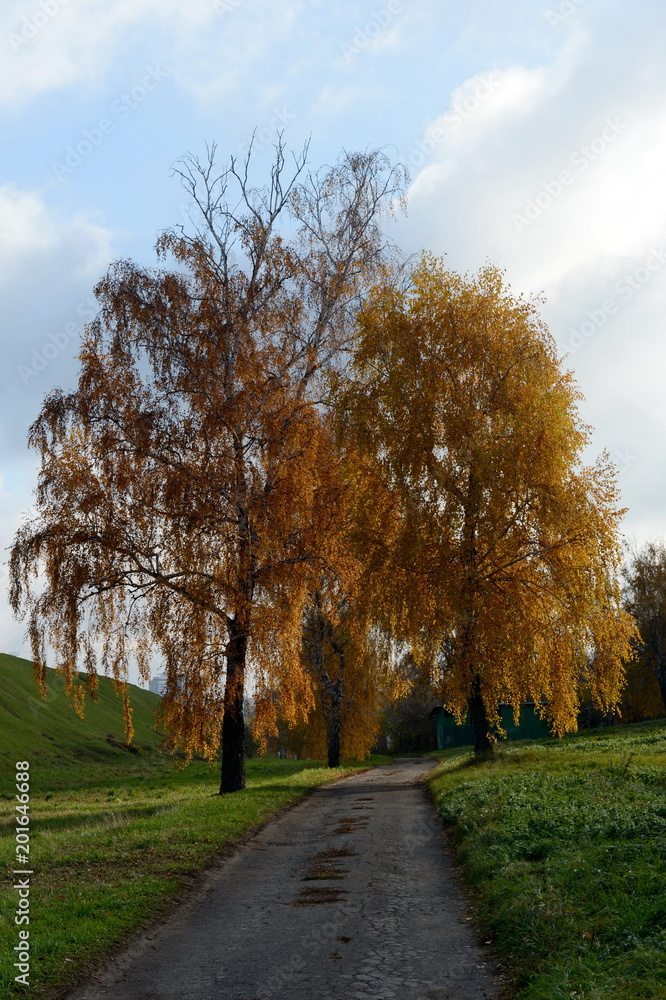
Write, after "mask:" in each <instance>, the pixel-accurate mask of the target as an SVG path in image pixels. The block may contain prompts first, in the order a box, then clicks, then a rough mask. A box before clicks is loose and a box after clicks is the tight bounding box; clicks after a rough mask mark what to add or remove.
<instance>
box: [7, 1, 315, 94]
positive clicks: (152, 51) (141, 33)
mask: <svg viewBox="0 0 666 1000" xmlns="http://www.w3.org/2000/svg"><path fill="white" fill-rule="evenodd" d="M302 7H303V0H283V2H282V3H281V4H280V5H275V4H273V3H268V2H267V0H188V2H187V3H183V2H182V0H76V2H73V0H17V2H14V3H13V4H11V5H10V7H9V9H6V8H5V10H4V16H3V21H4V24H3V29H2V30H1V31H0V104H4V105H5V106H6V107H9V108H18V107H21V106H23V105H25V104H26V103H28V102H29V101H31V100H32V99H34V98H35V97H37V96H39V95H42V94H45V93H49V92H51V91H59V90H63V89H66V88H71V87H73V86H75V85H78V86H80V85H85V86H87V87H99V86H101V85H103V84H104V83H105V82H106V81H107V79H108V78H109V77H112V76H113V74H114V73H115V72H117V69H118V67H119V66H122V67H123V70H124V71H125V72H126V68H127V63H128V61H130V60H131V53H132V51H133V50H135V49H136V45H137V42H138V41H139V40H140V42H141V48H140V51H141V53H142V55H143V58H144V60H145V58H146V57H147V58H151V57H152V58H154V59H158V58H159V57H160V56H162V57H164V55H165V54H166V62H167V64H168V67H167V68H168V69H169V70H170V71H171V72H172V73H173V76H174V78H175V79H176V80H178V81H179V82H180V83H181V84H183V85H184V86H186V87H187V88H188V89H190V90H192V91H193V92H194V93H195V94H197V95H198V96H199V97H200V98H201V99H212V98H213V97H214V96H215V95H220V94H222V93H225V92H227V91H228V90H229V89H230V88H231V87H233V86H235V85H238V83H239V81H240V80H242V79H243V78H244V77H245V76H246V74H247V73H250V72H251V71H252V67H253V66H254V65H255V64H256V63H257V62H258V61H260V60H261V59H262V57H263V56H264V55H265V53H266V50H267V48H268V46H270V45H274V44H276V42H278V41H279V39H280V38H283V37H284V36H286V35H287V34H289V32H290V31H292V30H293V28H294V25H295V24H296V21H297V15H298V13H299V12H300V11H301V9H302ZM123 49H124V50H125V52H129V53H130V60H128V59H127V58H124V59H119V58H118V55H119V53H120V52H122V51H123ZM240 53H242V58H239V54H240Z"/></svg>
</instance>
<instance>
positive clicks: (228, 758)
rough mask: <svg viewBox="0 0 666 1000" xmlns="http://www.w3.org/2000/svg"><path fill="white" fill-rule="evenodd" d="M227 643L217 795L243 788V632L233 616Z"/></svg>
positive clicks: (244, 634) (244, 635) (244, 641)
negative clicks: (218, 790) (219, 777)
mask: <svg viewBox="0 0 666 1000" xmlns="http://www.w3.org/2000/svg"><path fill="white" fill-rule="evenodd" d="M229 633H230V638H229V645H228V646H227V682H226V684H225V687H224V715H223V717H222V739H221V749H222V780H221V783H220V795H224V794H225V793H227V792H237V791H239V790H240V789H241V788H245V719H244V718H243V696H244V693H245V690H244V689H245V683H244V682H245V654H246V652H247V635H246V633H245V632H244V631H242V630H241V629H240V628H239V627H238V625H237V624H236V622H235V621H234V620H233V619H230V620H229Z"/></svg>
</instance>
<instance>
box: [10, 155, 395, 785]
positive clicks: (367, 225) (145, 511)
mask: <svg viewBox="0 0 666 1000" xmlns="http://www.w3.org/2000/svg"><path fill="white" fill-rule="evenodd" d="M250 156H251V154H249V155H248V158H247V159H246V160H245V162H244V163H243V164H238V163H236V161H235V160H233V159H232V160H231V163H230V165H229V166H228V167H227V169H226V170H223V171H221V172H219V173H218V172H217V170H216V168H215V148H214V147H213V148H212V149H211V150H209V155H208V158H207V160H205V161H204V162H203V163H202V162H200V161H199V160H197V159H195V158H193V157H187V158H186V159H185V160H184V161H183V162H182V164H181V166H180V168H179V170H178V172H179V174H180V176H181V179H182V180H183V182H184V184H185V186H186V188H187V189H188V191H189V193H190V195H191V197H192V199H193V203H194V204H195V205H196V206H197V209H198V224H197V228H196V230H195V232H194V233H190V234H187V233H184V232H182V231H181V232H167V233H165V234H164V235H163V236H162V237H161V238H160V240H159V241H158V244H157V252H158V257H159V259H160V261H161V262H162V263H163V265H164V266H163V267H162V269H156V270H151V269H147V268H144V267H140V266H138V265H137V264H135V263H133V262H131V261H120V262H118V263H117V264H115V265H114V266H112V267H111V268H110V270H109V272H108V274H107V275H106V276H105V277H104V278H103V279H102V280H101V281H100V283H99V284H98V286H97V288H96V295H97V299H98V301H99V304H100V312H99V314H98V316H97V318H96V319H95V321H94V322H93V323H91V324H90V326H89V327H88V328H87V331H86V335H85V339H84V343H83V347H82V350H81V354H80V363H81V367H80V375H79V380H78V386H77V388H76V389H75V391H73V392H71V393H67V394H66V393H63V392H62V391H60V390H55V391H53V392H52V393H51V394H50V395H49V396H48V397H47V398H46V400H45V402H44V404H43V407H42V411H41V413H40V415H39V417H38V418H37V420H36V421H35V423H34V425H33V427H32V428H31V432H30V443H31V445H32V446H33V447H35V448H37V449H38V450H39V453H40V456H41V471H40V478H39V486H38V491H37V517H36V518H35V519H34V520H33V521H31V522H28V523H26V524H25V525H24V526H23V527H22V528H21V530H20V531H19V532H18V534H17V537H16V539H15V543H14V546H13V550H12V557H11V574H12V591H11V599H12V603H13V606H14V608H15V610H16V611H17V612H19V613H25V612H27V613H28V614H29V632H30V636H31V641H32V652H33V657H34V660H35V663H36V665H37V671H38V674H39V676H40V678H41V682H42V684H43V683H44V677H45V664H46V657H47V650H48V648H49V647H50V648H52V649H53V651H54V652H55V657H56V666H57V667H58V668H59V669H60V670H62V672H63V673H64V674H65V677H66V680H67V685H68V690H69V691H70V693H71V694H72V695H73V697H74V698H75V699H76V698H77V697H80V692H81V686H80V683H79V681H78V678H77V674H76V671H77V668H78V667H79V666H80V665H82V664H84V665H85V667H86V669H87V671H88V674H89V677H90V678H91V680H92V683H93V684H94V682H95V680H94V679H95V676H96V672H97V669H98V663H101V666H102V669H104V670H105V671H106V672H108V673H110V674H112V675H113V676H114V677H115V678H116V680H117V681H118V683H119V685H120V686H121V687H123V685H124V684H125V681H126V679H127V676H128V667H129V662H130V659H131V658H133V657H135V658H136V659H137V660H138V663H139V669H140V671H141V674H142V676H143V677H144V678H147V676H148V675H149V671H150V662H149V658H150V655H151V652H152V651H157V652H159V653H160V654H161V655H162V657H163V658H164V662H165V665H166V673H167V679H168V684H167V692H166V696H165V698H164V701H163V706H162V718H163V721H164V722H165V724H166V726H167V728H168V729H169V730H170V732H171V733H172V734H173V738H174V740H175V742H176V744H179V745H180V746H181V747H183V748H184V750H185V751H186V752H187V753H188V754H191V753H193V752H194V751H195V750H197V751H199V752H204V753H206V754H207V755H208V756H209V757H211V758H212V757H213V756H214V755H216V754H217V752H218V738H219V737H218V734H219V732H220V725H221V727H222V736H221V743H222V780H221V789H220V790H221V791H222V792H228V791H235V790H236V789H238V788H242V787H243V786H244V763H243V761H244V721H243V695H244V689H245V684H246V679H247V669H248V662H249V661H248V656H250V657H251V663H252V667H253V670H254V671H255V674H256V679H257V682H258V685H259V690H260V692H261V691H262V690H263V689H268V688H269V687H274V686H275V685H276V684H277V685H278V686H279V689H280V699H281V709H282V712H283V713H285V714H286V715H287V717H295V716H296V714H297V713H298V712H299V711H300V712H303V713H305V712H307V711H308V709H309V708H310V707H311V705H312V703H313V702H312V697H313V696H312V687H311V684H310V681H309V678H308V675H307V673H306V671H305V670H304V668H303V666H302V661H301V656H300V653H301V625H302V611H303V606H304V603H305V600H306V596H307V583H308V575H309V573H310V567H311V564H312V562H313V561H316V560H317V559H319V558H320V550H321V545H322V539H323V538H324V537H325V535H326V531H327V524H328V522H329V520H330V517H331V512H332V511H333V510H335V502H336V490H337V488H338V487H337V482H336V480H335V477H331V475H330V474H329V473H330V457H331V452H330V441H331V436H330V433H328V432H327V431H326V430H325V426H324V425H325V420H324V407H323V400H324V392H325V384H326V378H327V373H328V371H329V370H330V369H331V368H332V367H335V366H336V365H340V364H342V363H343V361H344V358H345V356H346V352H347V351H348V350H349V348H350V346H351V344H352V342H353V337H354V317H355V313H356V310H357V308H358V304H359V301H360V300H361V298H362V296H363V294H364V292H365V290H366V288H367V287H368V285H369V284H370V283H371V282H372V281H373V280H375V279H376V277H377V275H378V273H379V272H380V269H381V267H382V266H383V265H384V264H385V263H386V260H387V253H388V248H387V246H386V245H385V242H384V240H383V237H382V234H381V231H380V228H379V225H378V216H379V215H380V214H381V212H382V211H384V210H385V209H390V207H391V205H392V203H393V200H394V198H395V197H398V196H399V195H400V193H401V185H402V181H403V177H402V174H401V173H400V171H399V170H396V169H395V168H393V167H392V166H391V164H390V163H389V161H388V160H387V158H386V157H385V156H384V154H383V153H381V152H377V151H371V152H366V153H358V154H356V153H345V154H343V155H342V156H341V158H340V160H339V162H338V163H337V164H335V165H334V166H333V167H331V168H328V169H325V170H323V171H321V172H320V173H315V174H312V173H307V171H306V154H305V152H304V154H303V156H302V157H301V158H300V159H298V160H296V161H295V163H294V168H293V170H292V171H291V173H289V172H288V171H287V169H286V167H285V155H284V149H283V146H282V143H281V142H280V143H279V144H278V147H277V150H276V158H275V162H274V165H273V168H272V171H271V176H270V181H269V183H268V184H267V185H266V186H265V187H263V188H259V189H255V188H253V187H252V186H251V185H250V183H249V180H248V171H249V165H250ZM285 223H286V224H285ZM167 264H170V266H166V265H167ZM38 572H39V573H40V574H41V575H40V578H39V581H38V585H37V586H35V579H34V578H35V576H36V574H37V573H38ZM42 583H43V588H41V586H40V585H41V584H42ZM127 734H128V739H129V738H130V736H131V716H130V708H129V705H127Z"/></svg>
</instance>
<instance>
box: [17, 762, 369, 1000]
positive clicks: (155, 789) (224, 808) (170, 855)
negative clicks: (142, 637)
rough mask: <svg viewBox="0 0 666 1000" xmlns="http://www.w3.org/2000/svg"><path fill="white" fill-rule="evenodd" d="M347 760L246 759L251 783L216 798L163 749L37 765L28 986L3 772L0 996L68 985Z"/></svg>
mask: <svg viewBox="0 0 666 1000" xmlns="http://www.w3.org/2000/svg"><path fill="white" fill-rule="evenodd" d="M373 760H376V761H379V758H374V759H373ZM382 762H383V759H382ZM356 766H358V767H362V766H366V767H367V766H368V765H367V763H366V764H365V765H356ZM348 770H349V768H341V769H338V770H331V769H329V768H327V767H324V766H322V765H321V764H317V763H316V762H312V761H283V760H275V759H269V758H257V759H254V758H253V759H251V760H249V761H248V764H247V773H248V787H247V789H246V790H245V791H242V792H237V793H235V794H234V795H227V796H224V797H221V796H219V795H217V794H216V792H217V788H218V784H219V780H218V777H217V773H216V772H215V771H213V770H211V768H210V767H209V766H208V765H207V764H205V763H203V762H199V761H195V762H193V763H192V764H191V765H190V766H189V767H188V768H186V769H185V770H182V769H180V770H179V769H178V767H177V765H176V764H175V763H172V762H169V761H168V760H167V759H165V758H164V757H160V758H155V757H151V758H150V759H146V760H145V761H142V760H133V761H132V767H131V770H128V768H127V767H126V766H123V764H122V763H115V762H114V763H106V764H105V763H95V762H88V763H86V764H81V765H68V766H66V767H60V768H58V767H52V766H44V767H40V766H37V767H33V768H32V770H31V802H30V830H31V842H30V850H31V854H30V862H31V868H32V870H33V871H34V874H33V875H32V876H31V886H30V889H31V895H30V925H29V930H30V951H31V975H30V987H29V988H26V987H24V986H22V985H19V984H15V983H14V975H15V974H16V972H15V970H13V969H12V967H11V966H12V961H13V960H12V959H10V960H9V961H7V956H9V955H11V954H12V949H13V947H14V945H15V944H16V943H17V940H18V928H17V927H16V926H15V924H14V922H13V920H14V916H13V915H14V911H15V909H16V895H17V893H16V891H15V890H13V889H12V875H11V872H12V871H13V869H14V868H15V867H16V866H15V864H14V828H15V824H14V823H13V822H12V815H13V809H14V797H13V794H12V787H11V781H8V780H7V777H8V776H7V775H5V776H4V778H5V780H4V781H3V782H2V788H1V789H0V791H1V793H2V797H1V798H0V808H1V820H2V826H1V830H0V862H1V863H2V865H3V866H4V870H5V873H6V874H5V878H4V879H3V884H2V890H1V891H0V899H1V901H2V902H1V906H0V912H1V913H2V923H1V925H0V949H1V951H2V954H3V956H4V957H5V959H4V960H3V962H2V965H1V968H0V996H2V997H3V998H4V997H8V998H9V997H13V996H31V997H43V996H47V995H50V994H51V993H52V992H54V991H56V992H57V989H56V988H62V987H65V986H68V985H73V984H74V983H75V982H77V981H78V980H79V979H80V978H81V976H82V974H84V973H85V972H86V970H89V969H91V968H92V967H94V965H95V964H96V962H97V961H98V960H99V957H100V955H103V954H104V953H105V952H108V951H109V950H110V949H111V948H112V947H113V946H114V945H117V944H118V943H119V942H121V941H122V940H123V939H124V938H126V937H127V936H128V935H129V934H130V932H132V931H133V930H135V929H136V928H138V927H139V926H141V925H142V923H145V922H146V921H150V920H151V919H153V918H154V917H155V915H156V914H157V913H159V911H160V909H161V908H162V907H164V906H165V905H167V904H168V902H169V900H170V899H172V898H173V896H174V895H175V894H176V893H177V892H178V891H179V890H180V889H182V888H183V886H186V885H187V884H188V876H190V877H191V875H192V873H194V872H196V871H198V870H200V869H201V868H202V867H204V866H205V865H206V863H207V862H208V861H209V860H210V859H211V857H212V856H213V855H214V854H215V853H216V852H217V851H219V850H220V849H221V848H222V847H223V846H224V845H225V844H227V843H229V841H232V840H234V839H235V838H238V837H239V836H240V835H241V834H242V833H244V832H245V831H246V830H248V829H251V828H253V827H256V826H258V825H259V824H261V823H262V822H263V821H264V820H265V819H267V818H268V817H269V816H270V815H271V813H274V812H275V811H276V810H279V809H280V808H282V807H283V806H285V805H287V804H288V803H290V802H293V801H295V800H297V799H298V798H300V797H301V796H302V795H304V794H306V793H307V791H308V790H309V789H310V788H312V787H313V786H315V785H319V784H322V783H324V782H328V781H331V780H333V779H335V778H337V777H339V776H340V775H341V774H344V773H345V772H346V771H348ZM11 777H13V775H10V776H9V778H11Z"/></svg>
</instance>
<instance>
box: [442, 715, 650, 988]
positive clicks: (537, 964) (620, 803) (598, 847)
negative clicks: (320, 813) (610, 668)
mask: <svg viewBox="0 0 666 1000" xmlns="http://www.w3.org/2000/svg"><path fill="white" fill-rule="evenodd" d="M442 757H443V759H442V761H441V763H440V764H439V765H438V767H437V768H435V770H434V771H433V773H432V776H431V779H430V787H431V792H432V795H433V798H434V800H435V802H436V805H437V808H438V811H439V813H440V815H441V817H442V819H443V820H444V822H445V823H446V824H447V826H448V827H449V829H450V831H451V835H452V839H453V842H454V844H455V845H457V855H458V858H459V860H460V862H461V863H462V865H463V868H464V872H465V876H466V879H467V881H468V884H469V885H470V886H471V888H472V893H473V896H474V899H475V902H476V903H477V906H478V913H479V923H480V926H481V929H482V930H483V932H484V934H486V935H487V937H489V938H490V939H492V940H493V944H494V952H495V955H496V957H497V958H498V959H499V960H500V961H501V962H502V963H503V964H505V965H506V966H508V968H509V969H510V970H512V971H513V973H514V976H515V989H516V993H515V997H516V1000H664V998H666V724H665V723H664V721H663V720H661V721H659V722H654V723H643V724H640V725H634V726H624V727H617V728H613V729H605V730H597V731H592V732H586V733H579V734H576V735H575V736H571V737H568V738H566V739H564V740H561V741H555V740H552V741H549V740H543V741H535V742H528V741H524V742H522V743H514V744H511V745H509V746H503V747H502V748H501V749H499V750H498V751H497V752H496V753H495V755H494V757H492V758H490V759H488V760H486V761H482V762H480V763H477V762H475V761H474V758H472V757H471V756H470V754H469V751H468V750H452V751H446V752H445V753H444V754H443V755H442Z"/></svg>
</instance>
